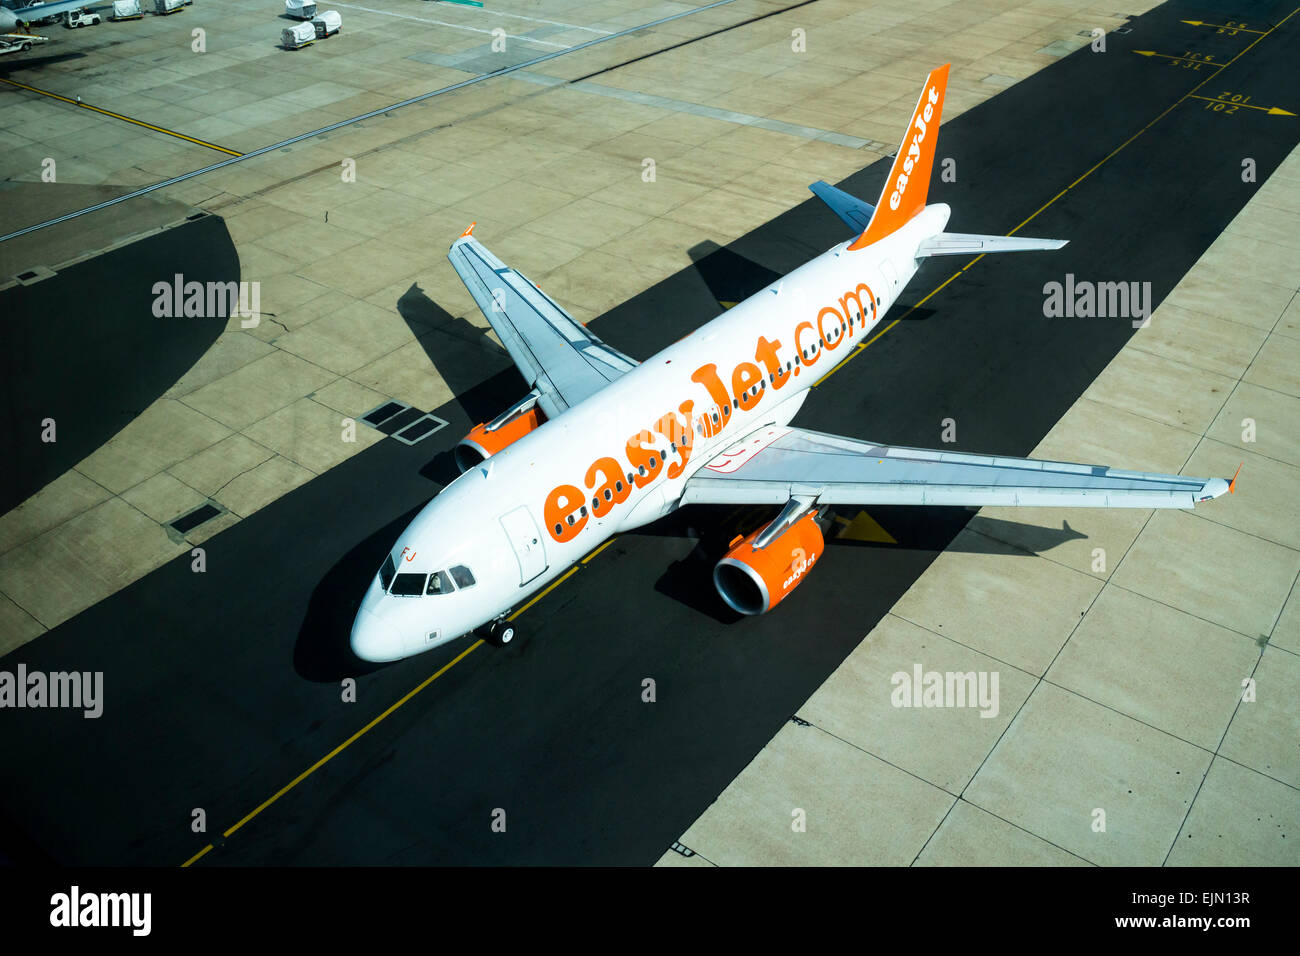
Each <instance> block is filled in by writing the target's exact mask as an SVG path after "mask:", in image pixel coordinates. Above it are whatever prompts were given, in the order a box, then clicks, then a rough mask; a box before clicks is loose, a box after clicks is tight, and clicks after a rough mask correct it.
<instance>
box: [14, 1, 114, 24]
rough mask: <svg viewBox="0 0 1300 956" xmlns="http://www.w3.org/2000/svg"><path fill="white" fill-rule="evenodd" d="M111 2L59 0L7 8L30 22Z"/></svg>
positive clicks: (21, 18)
mask: <svg viewBox="0 0 1300 956" xmlns="http://www.w3.org/2000/svg"><path fill="white" fill-rule="evenodd" d="M109 2H111V0H99V2H96V0H59V2H55V3H31V4H27V5H26V6H18V7H7V9H8V10H9V12H10V13H12V14H13V15H14V16H15V17H17V18H18V19H19V20H20V21H22V22H23V23H30V22H32V21H33V20H42V19H44V18H45V17H52V16H55V15H56V14H60V13H64V12H66V11H68V10H91V9H94V8H96V7H104V6H108V4H109Z"/></svg>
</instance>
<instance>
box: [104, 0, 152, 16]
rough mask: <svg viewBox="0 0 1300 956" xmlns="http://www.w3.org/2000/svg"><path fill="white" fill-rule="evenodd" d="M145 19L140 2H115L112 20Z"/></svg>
mask: <svg viewBox="0 0 1300 956" xmlns="http://www.w3.org/2000/svg"><path fill="white" fill-rule="evenodd" d="M143 17H144V12H143V11H142V10H141V9H140V0H113V12H112V14H110V15H109V19H110V20H114V21H116V20H139V19H141V18H143Z"/></svg>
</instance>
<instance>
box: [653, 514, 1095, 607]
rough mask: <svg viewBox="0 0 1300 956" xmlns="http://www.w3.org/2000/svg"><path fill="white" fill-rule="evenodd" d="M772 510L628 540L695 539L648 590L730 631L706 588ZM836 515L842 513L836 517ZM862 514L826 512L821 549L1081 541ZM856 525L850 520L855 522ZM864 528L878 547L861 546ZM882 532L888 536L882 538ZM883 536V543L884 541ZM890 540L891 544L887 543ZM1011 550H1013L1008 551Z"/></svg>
mask: <svg viewBox="0 0 1300 956" xmlns="http://www.w3.org/2000/svg"><path fill="white" fill-rule="evenodd" d="M776 511H777V509H775V508H769V507H750V506H745V507H729V506H724V505H688V506H687V507H685V508H682V509H680V510H678V511H676V512H674V513H673V514H671V515H668V516H666V517H664V518H661V519H659V520H658V521H656V522H654V523H653V524H649V525H646V526H645V527H644V528H640V529H638V530H637V531H636V532H634V533H635V534H638V535H645V536H650V537H665V538H681V539H687V540H690V539H694V540H695V542H696V544H695V547H694V548H692V549H691V552H690V554H688V555H687V556H686V557H684V558H682V559H681V560H679V561H674V562H672V563H671V564H670V565H668V566H667V568H665V569H664V572H663V574H662V575H660V577H659V579H658V580H657V581H656V582H655V585H654V587H655V590H656V591H658V592H659V593H660V594H663V595H665V596H667V597H670V598H672V599H673V600H675V601H678V602H680V603H681V604H684V605H686V606H687V607H689V608H691V609H692V610H694V611H696V612H698V613H700V614H703V615H705V616H707V617H710V618H712V619H713V620H715V621H717V622H718V623H720V624H734V623H736V622H737V621H739V620H741V618H742V615H740V614H738V613H737V612H736V611H734V610H732V608H731V607H730V606H728V605H727V604H726V602H724V601H723V600H722V598H721V597H720V596H719V595H718V593H717V590H716V589H715V588H714V586H713V568H714V565H716V564H717V562H718V560H719V559H720V558H721V557H722V556H723V555H724V554H725V553H726V552H727V549H728V547H729V546H730V543H731V542H732V541H733V540H734V539H735V538H736V536H737V535H743V534H748V533H750V532H751V531H753V530H754V529H756V528H758V527H760V526H762V525H763V524H765V523H767V522H768V521H770V520H771V519H772V518H773V517H774V516H775V514H776ZM837 511H838V512H842V513H839V514H837ZM862 511H863V509H859V508H851V509H845V508H841V509H832V512H831V514H832V516H833V518H832V525H831V529H830V531H829V532H828V533H827V535H826V546H827V548H828V549H830V548H833V549H835V550H840V549H854V548H869V549H877V550H893V551H912V552H922V551H923V552H940V551H944V550H949V551H956V552H959V553H963V554H996V555H1004V556H1005V555H1007V554H1008V553H1010V554H1012V555H1020V556H1023V557H1033V556H1036V555H1038V554H1041V553H1042V552H1044V551H1050V550H1051V549H1052V548H1055V547H1058V546H1059V545H1061V544H1064V543H1065V542H1067V541H1075V540H1080V539H1086V538H1087V537H1088V536H1087V535H1085V534H1083V533H1082V532H1079V531H1076V530H1075V529H1073V528H1071V527H1070V524H1069V522H1068V521H1062V522H1061V527H1060V528H1052V527H1043V526H1040V525H1034V524H1027V523H1024V522H1019V521H1008V520H1005V519H1002V518H988V517H980V518H979V519H978V527H977V528H973V529H972V530H975V531H977V532H978V533H977V534H970V535H960V534H959V532H960V531H961V530H962V529H963V528H964V527H966V526H967V525H968V524H969V523H970V521H971V519H972V518H974V517H975V515H974V512H973V511H972V510H971V509H969V508H915V507H913V508H908V507H901V506H900V507H880V506H875V507H872V508H871V511H870V515H871V519H870V524H869V525H866V526H864V524H863V522H862V519H861V518H860V517H859V513H861V512H862ZM855 519H856V520H855ZM864 527H866V528H869V530H870V531H871V532H872V533H874V534H875V535H876V536H877V537H879V538H880V540H864V539H863V537H862V536H861V535H862V533H863V530H864ZM885 529H888V530H885ZM886 535H888V537H886ZM888 538H893V539H894V540H892V541H891V540H888ZM1009 542H1014V543H1009Z"/></svg>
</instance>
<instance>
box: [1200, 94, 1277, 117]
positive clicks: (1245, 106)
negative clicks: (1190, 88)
mask: <svg viewBox="0 0 1300 956" xmlns="http://www.w3.org/2000/svg"><path fill="white" fill-rule="evenodd" d="M1187 98H1188V99H1189V100H1205V102H1207V103H1222V104H1223V105H1224V106H1235V107H1239V108H1240V109H1243V110H1263V111H1264V112H1265V113H1268V114H1269V115H1270V116H1295V114H1294V113H1292V112H1290V111H1289V110H1284V109H1282V108H1281V107H1278V106H1251V105H1250V104H1249V103H1234V102H1232V101H1231V100H1221V99H1218V98H1217V97H1210V96H1192V95H1191V94H1190V93H1189V94H1188V96H1187Z"/></svg>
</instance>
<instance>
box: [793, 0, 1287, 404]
mask: <svg viewBox="0 0 1300 956" xmlns="http://www.w3.org/2000/svg"><path fill="white" fill-rule="evenodd" d="M1298 11H1300V7H1296V8H1295V9H1293V10H1292V11H1291V12H1290V13H1288V14H1287V15H1286V16H1285V17H1283V18H1282V19H1281V20H1279V21H1278V23H1277V25H1276V26H1274V27H1273V28H1272V29H1271V30H1268V31H1265V32H1263V33H1260V35H1259V36H1257V37H1255V39H1253V40H1251V41H1250V43H1248V44H1247V45H1246V46H1245V48H1243V49H1242V50H1241V52H1239V53H1237V54H1236V55H1235V56H1233V58H1232V59H1231V60H1228V61H1227V62H1224V63H1214V62H1212V61H1207V60H1197V61H1196V62H1198V63H1208V64H1209V65H1210V66H1214V67H1217V69H1215V71H1214V72H1213V73H1212V74H1211V75H1210V76H1207V77H1206V78H1205V79H1203V80H1201V82H1200V83H1197V84H1196V85H1195V86H1194V87H1192V89H1191V92H1189V93H1185V94H1184V95H1183V96H1182V97H1181V98H1179V99H1178V100H1177V101H1175V102H1174V103H1173V104H1172V105H1171V106H1169V107H1168V108H1167V109H1166V110H1165V111H1164V112H1163V113H1161V114H1160V115H1159V116H1157V117H1156V118H1155V119H1153V120H1152V121H1151V122H1149V123H1147V125H1146V126H1143V127H1142V128H1141V129H1140V130H1138V131H1137V132H1136V133H1134V134H1133V135H1132V136H1130V137H1129V138H1128V139H1126V140H1124V142H1122V143H1120V144H1119V145H1118V146H1116V147H1115V148H1114V149H1113V150H1111V151H1110V152H1109V153H1107V154H1106V156H1105V157H1104V158H1103V159H1102V160H1101V161H1100V162H1098V163H1097V164H1096V165H1095V166H1093V167H1092V168H1091V169H1089V170H1088V171H1087V172H1086V173H1084V174H1083V175H1082V176H1080V177H1079V178H1078V179H1076V180H1075V181H1074V182H1072V183H1070V185H1068V186H1066V187H1065V188H1064V189H1062V190H1061V191H1060V192H1059V193H1057V194H1056V195H1055V196H1053V197H1052V198H1051V199H1049V200H1047V202H1045V203H1043V204H1042V205H1041V206H1039V207H1038V208H1037V209H1035V210H1034V211H1033V213H1031V214H1030V215H1029V217H1028V218H1026V219H1025V221H1024V222H1022V223H1021V224H1020V225H1018V226H1016V228H1014V229H1012V230H1011V231H1010V232H1008V233H1007V235H1008V236H1014V235H1015V234H1016V233H1017V232H1019V231H1020V230H1021V229H1023V228H1024V227H1025V226H1027V225H1029V223H1031V222H1033V220H1034V219H1036V218H1037V217H1038V215H1039V214H1040V213H1042V212H1043V210H1045V209H1047V208H1048V207H1049V206H1051V205H1052V204H1053V203H1055V202H1056V201H1057V200H1058V199H1060V198H1061V197H1062V196H1064V195H1065V194H1066V193H1068V192H1069V191H1070V190H1071V189H1073V188H1074V187H1075V186H1077V185H1079V183H1081V182H1083V181H1084V180H1085V179H1087V178H1088V177H1089V176H1091V175H1092V174H1093V173H1095V172H1096V171H1097V170H1098V169H1100V168H1101V167H1102V166H1104V165H1105V164H1106V163H1108V162H1110V160H1111V159H1113V158H1114V157H1115V156H1116V155H1117V154H1118V153H1119V152H1120V150H1122V149H1124V147H1126V146H1128V144H1129V143H1131V142H1133V141H1134V140H1135V139H1137V138H1138V137H1139V136H1141V135H1142V134H1143V133H1145V132H1146V131H1147V130H1149V129H1150V128H1151V127H1152V126H1155V125H1156V123H1158V122H1160V121H1161V120H1162V119H1164V118H1165V117H1166V116H1168V115H1169V114H1170V113H1171V112H1173V110H1174V109H1175V108H1177V107H1178V106H1180V105H1181V104H1182V103H1184V102H1185V101H1186V100H1188V99H1191V98H1192V95H1193V94H1194V93H1196V91H1197V90H1199V89H1200V88H1201V87H1203V86H1204V85H1205V84H1206V83H1208V82H1210V80H1212V79H1214V78H1215V77H1216V76H1218V75H1219V74H1220V73H1222V72H1223V71H1224V70H1226V69H1227V68H1228V67H1230V66H1232V64H1234V63H1236V62H1237V61H1238V60H1240V59H1241V58H1242V57H1243V56H1245V55H1246V54H1247V53H1249V52H1250V51H1251V49H1252V48H1253V47H1254V46H1255V44H1256V43H1258V42H1259V41H1260V40H1262V39H1264V37H1266V36H1268V34H1269V33H1272V32H1273V31H1274V30H1276V29H1278V27H1280V26H1282V24H1284V23H1286V22H1287V21H1288V20H1290V19H1291V18H1292V17H1293V16H1295V15H1296V13H1297V12H1298ZM1133 52H1134V53H1139V54H1141V55H1142V56H1165V54H1163V53H1156V52H1155V51H1153V50H1134V51H1133ZM1170 59H1175V60H1177V59H1183V57H1170ZM984 255H985V253H980V255H978V256H976V257H975V258H974V259H972V260H971V261H970V262H968V263H966V265H965V266H963V267H962V268H961V269H960V270H958V271H957V272H955V273H953V274H952V275H951V276H949V277H948V278H947V279H946V280H944V282H943V283H942V284H941V285H939V286H937V287H936V288H935V289H934V290H933V291H932V292H931V293H930V294H929V295H927V296H926V297H925V298H924V299H922V300H921V301H920V302H918V303H916V305H914V306H912V307H911V308H910V309H908V310H907V311H906V312H904V313H903V314H902V316H900V317H899V318H897V319H894V321H893V322H890V323H889V325H887V326H885V328H884V329H883V330H882V331H881V332H879V333H878V334H877V335H874V336H872V338H871V339H869V340H868V341H867V342H865V343H863V344H862V345H859V346H858V347H857V348H856V349H854V350H853V351H852V352H850V353H849V354H848V355H846V356H845V357H844V359H843V360H842V361H841V362H840V363H839V364H838V365H836V366H835V367H834V368H833V369H831V370H830V371H829V372H827V373H826V374H825V375H823V376H822V377H821V378H820V379H818V380H817V381H816V382H814V383H813V387H814V388H816V387H817V386H818V385H821V384H822V382H825V381H826V379H828V378H830V377H831V376H832V375H834V374H835V373H836V372H838V371H839V370H840V369H842V368H843V367H844V366H845V365H847V364H849V362H851V361H852V360H853V359H854V358H856V357H857V355H858V353H860V352H861V351H862V350H863V349H865V348H866V347H867V346H868V345H870V344H871V343H872V342H875V341H876V339H878V338H880V336H882V335H884V334H885V333H886V332H888V331H889V330H890V329H892V328H893V327H894V326H896V325H897V324H898V323H899V322H900V321H901V320H902V319H905V318H907V317H908V316H909V315H911V314H912V313H913V312H915V311H916V310H917V309H919V308H920V307H921V306H922V305H924V304H925V303H926V302H928V301H929V300H930V298H931V297H933V296H935V295H937V294H938V293H939V291H940V290H941V289H943V287H944V286H946V285H947V284H948V283H949V282H951V281H952V280H953V279H955V278H957V277H958V276H959V275H961V274H962V273H963V272H965V271H966V270H967V269H969V268H970V267H971V266H973V265H974V264H975V263H977V262H979V260H980V259H982V258H983V257H984Z"/></svg>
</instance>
